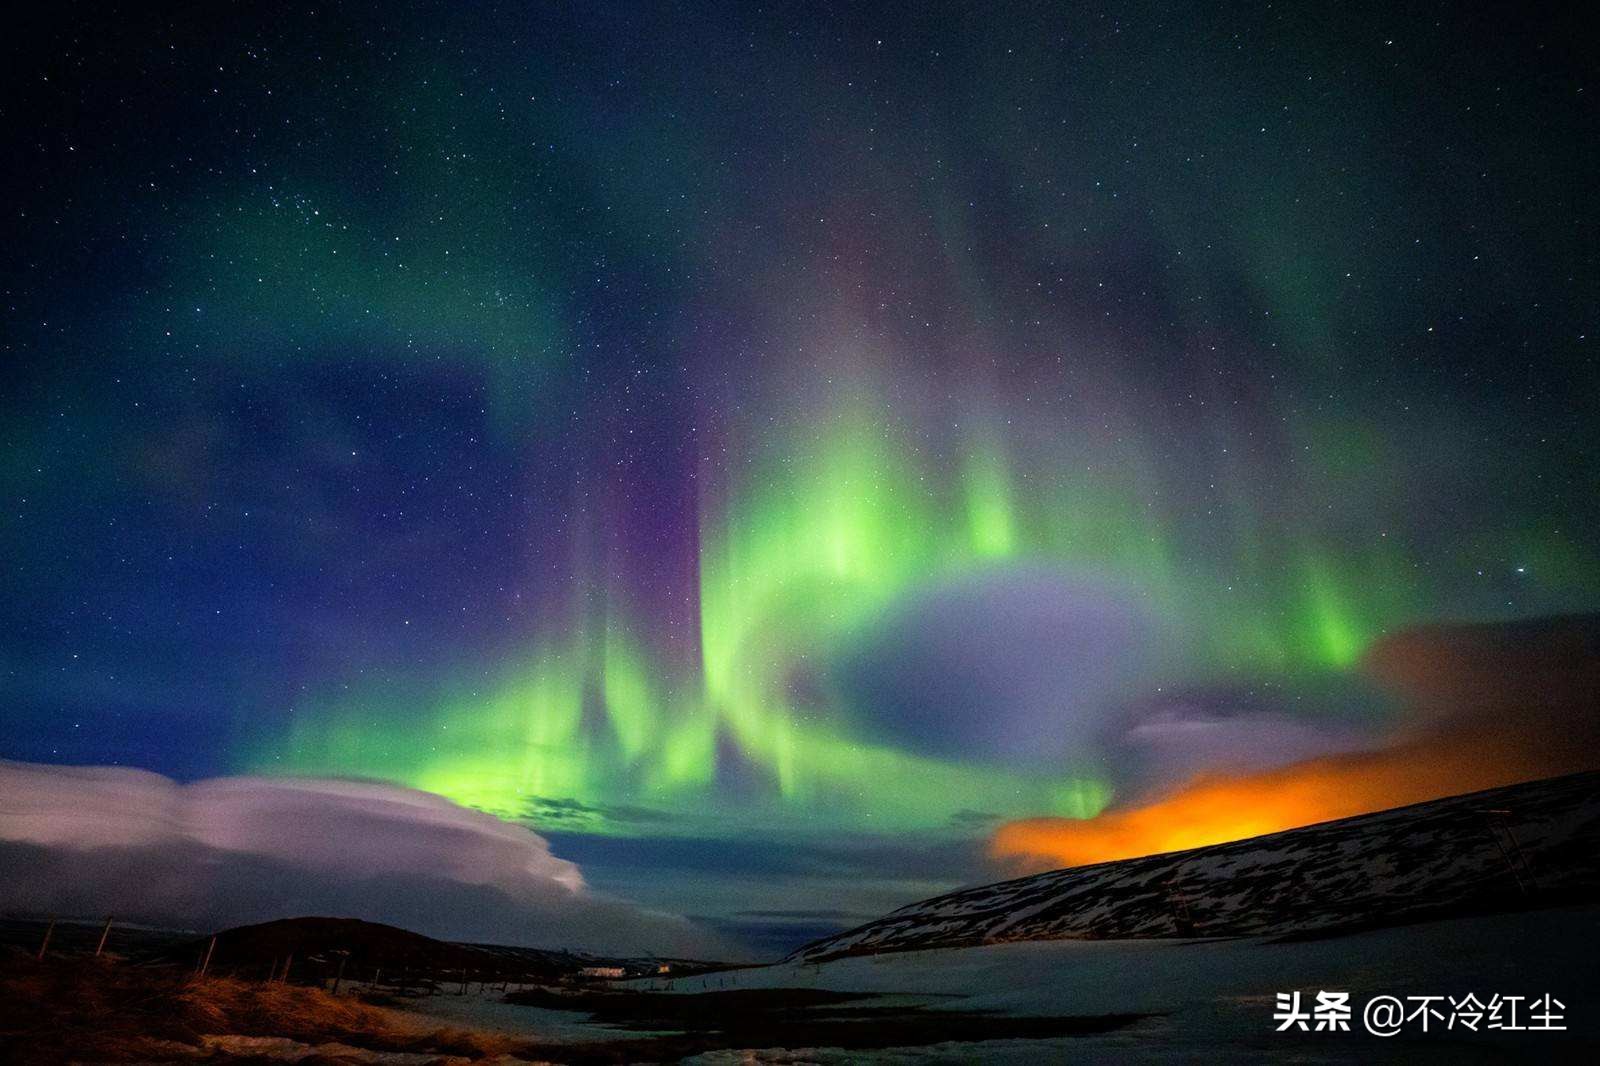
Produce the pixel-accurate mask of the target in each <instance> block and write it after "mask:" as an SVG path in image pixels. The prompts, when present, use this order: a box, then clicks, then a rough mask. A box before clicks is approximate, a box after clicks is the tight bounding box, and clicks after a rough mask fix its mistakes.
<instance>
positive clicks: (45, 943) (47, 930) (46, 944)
mask: <svg viewBox="0 0 1600 1066" xmlns="http://www.w3.org/2000/svg"><path fill="white" fill-rule="evenodd" d="M55 931H56V920H55V918H53V917H52V918H51V919H50V924H49V925H47V926H45V927H44V939H43V940H41V941H40V942H39V954H37V955H35V956H34V958H36V959H43V958H44V953H45V952H46V951H48V950H49V949H50V935H51V934H52V933H54V932H55Z"/></svg>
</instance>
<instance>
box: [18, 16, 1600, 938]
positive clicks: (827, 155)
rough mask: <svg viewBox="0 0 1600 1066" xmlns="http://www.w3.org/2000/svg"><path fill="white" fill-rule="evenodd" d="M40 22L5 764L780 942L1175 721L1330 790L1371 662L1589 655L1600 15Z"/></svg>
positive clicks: (1362, 701)
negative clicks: (1192, 717) (232, 799)
mask: <svg viewBox="0 0 1600 1066" xmlns="http://www.w3.org/2000/svg"><path fill="white" fill-rule="evenodd" d="M1401 8H1403V9H1404V10H1401ZM1574 17H1576V11H1574ZM20 23H21V24H14V25H13V27H12V29H11V32H9V33H8V34H7V38H8V43H7V44H6V46H5V47H6V49H7V52H8V55H7V56H6V61H5V65H4V72H3V75H0V76H3V78H4V80H5V90H4V95H3V100H0V121H3V124H4V130H5V143H6V146H7V152H6V154H7V158H8V160H9V166H8V167H7V168H6V171H5V176H4V178H3V179H0V180H3V181H4V183H5V184H4V190H5V195H4V209H5V213H6V214H5V217H6V225H5V228H4V241H3V249H4V251H3V254H0V293H3V296H4V301H3V310H4V316H5V317H4V327H3V335H0V344H3V347H0V353H3V354H0V514H3V518H0V566H3V569H0V574H3V586H0V588H3V596H0V756H3V757H6V758H11V759H16V760H25V761H29V762H37V763H51V764H80V765H118V766H131V767H139V768H143V769H147V770H153V771H156V772H158V773H161V774H164V775H167V776H169V777H173V778H176V779H178V780H180V781H192V780H197V779H201V778H209V777H217V776H229V775H262V774H265V775H285V774H300V775H314V776H317V777H336V776H337V777H362V778H370V779H376V780H379V781H384V782H389V783H392V784H399V785H405V786H410V787H414V788H419V789H423V790H426V791H430V792H434V793H437V794H439V795H441V796H444V797H446V798H448V799H450V800H453V801H455V802H457V803H460V804H464V805H467V806H470V807H474V808H477V809H479V810H481V811H484V812H488V813H490V814H494V815H497V816H499V817H502V818H505V819H510V820H515V821H519V822H521V823H522V824H525V825H527V826H529V827H531V828H532V829H534V830H536V831H538V832H539V833H540V834H541V835H542V836H544V837H545V838H547V839H548V840H549V841H550V842H551V847H552V849H553V851H554V852H555V854H556V855H558V856H560V857H561V858H563V859H568V860H571V861H573V862H575V863H577V864H578V866H579V867H581V868H582V870H583V871H584V873H585V875H586V876H587V877H588V878H589V880H590V882H591V883H593V884H596V885H599V886H600V887H602V888H605V889H607V890H609V891H613V892H615V893H617V894H618V895H621V896H625V897H628V898H631V899H637V900H642V901H645V902H648V903H651V904H653V905H655V906H659V907H661V908H663V909H665V910H669V911H673V912H675V913H683V914H689V915H691V916H692V917H696V918H699V919H702V920H704V921H707V922H709V923H711V924H712V925H714V926H716V927H718V928H720V929H722V930H724V931H727V932H729V933H730V934H732V935H736V936H742V937H745V938H746V942H747V943H767V942H771V943H778V942H788V941H790V940H793V939H794V938H795V937H797V936H800V934H801V933H802V932H809V931H813V930H816V931H821V930H825V929H829V928H834V927H837V926H840V925H845V924H851V922H852V921H853V920H855V919H856V918H865V917H872V916H875V915H876V914H877V913H878V912H879V911H881V910H882V909H885V908H886V907H889V906H894V905H898V904H900V903H904V902H909V901H910V900H913V899H915V898H917V897H918V896H919V895H923V894H926V893H927V892H931V891H936V890H939V889H942V888H946V887H950V886H951V885H954V884H956V883H960V882H963V881H970V880H973V879H975V878H978V877H981V876H982V873H983V871H984V870H985V869H986V867H985V866H984V860H983V858H982V852H983V842H984V840H985V839H986V837H987V835H988V834H989V833H990V832H991V831H992V830H993V828H994V827H995V826H996V825H997V824H998V823H1000V822H1001V821H1003V820H1007V819H1014V818H1025V817H1035V816H1050V815H1058V816H1059V815H1064V816H1069V817H1086V816H1090V815H1094V814H1096V813H1097V812H1099V811H1100V810H1101V809H1102V808H1104V807H1106V806H1107V805H1108V804H1114V803H1116V802H1117V801H1118V799H1119V797H1120V796H1122V795H1124V794H1125V793H1126V792H1127V791H1128V790H1129V789H1130V788H1132V787H1134V783H1135V782H1138V783H1139V787H1144V786H1145V785H1147V784H1148V779H1149V770H1148V767H1145V768H1142V769H1141V768H1136V767H1132V766H1130V765H1125V764H1124V761H1123V760H1121V759H1120V758H1119V757H1118V755H1117V753H1116V752H1115V751H1114V750H1112V749H1111V748H1110V747H1108V746H1107V745H1106V743H1105V742H1104V738H1105V735H1106V733H1107V730H1108V729H1109V728H1111V726H1112V724H1113V723H1118V722H1123V721H1125V720H1127V718H1128V716H1130V715H1134V716H1137V715H1141V714H1143V715H1150V714H1167V715H1171V714H1174V713H1191V714H1196V715H1200V716H1202V717H1204V716H1212V717H1218V716H1221V717H1227V716H1229V715H1234V714H1244V713H1248V714H1249V715H1253V716H1268V717H1270V718H1271V719H1272V720H1273V722H1275V723H1276V725H1275V726H1274V728H1273V729H1263V730H1255V731H1244V732H1243V733H1242V734H1241V736H1239V737H1238V738H1236V739H1237V743H1236V745H1235V746H1236V747H1237V748H1239V749H1240V750H1241V753H1242V754H1243V755H1247V756H1249V758H1250V759H1251V760H1253V761H1254V762H1258V763H1259V762H1271V761H1273V759H1274V758H1275V757H1278V756H1282V757H1285V758H1287V757H1291V756H1298V755H1301V754H1304V753H1305V751H1306V750H1310V749H1316V750H1321V748H1318V745H1319V744H1321V745H1322V747H1323V748H1326V747H1330V746H1337V745H1336V744H1335V743H1334V742H1332V741H1329V742H1328V743H1323V741H1324V740H1326V738H1328V737H1339V736H1344V735H1347V734H1349V733H1350V732H1352V731H1355V732H1360V731H1361V730H1362V729H1365V728H1367V727H1369V726H1371V725H1372V724H1373V723H1375V722H1380V721H1382V720H1383V719H1384V717H1385V716H1386V715H1389V714H1391V713H1393V711H1392V708H1391V707H1390V706H1389V704H1388V703H1387V702H1386V701H1385V699H1384V698H1383V697H1382V696H1381V695H1380V694H1377V693H1374V692H1373V691H1372V690H1371V687H1370V685H1369V683H1368V679H1367V678H1366V676H1365V675H1364V674H1363V673H1362V671H1361V670H1360V663H1361V661H1362V657H1363V654H1364V652H1365V651H1366V650H1367V648H1368V647H1369V646H1370V645H1371V643H1372V642H1373V641H1374V640H1375V639H1378V638H1381V637H1383V636H1385V635H1386V634H1392V633H1395V632H1398V631H1400V630H1403V629H1405V628H1406V627H1410V626H1414V625H1417V624H1419V623H1429V622H1436V621H1466V622H1472V621H1503V620H1514V619H1521V618H1531V617H1536V616H1542V615H1550V614H1558V613H1563V612H1577V611H1588V610H1595V609H1596V608H1600V534H1597V533H1596V530H1597V528H1600V492H1597V489H1600V451H1597V447H1596V428H1595V427H1596V426H1597V425H1600V420H1597V412H1596V406H1597V400H1600V369H1597V365H1596V355H1595V353H1596V350H1597V342H1600V320H1597V315H1600V284H1597V282H1600V271H1597V269H1596V267H1597V261H1596V260H1597V255H1600V251H1597V249H1600V225H1597V223H1600V198H1597V196H1596V189H1597V181H1596V179H1597V177H1600V166H1597V162H1600V160H1597V145H1600V122H1597V116H1596V110H1595V105H1596V100H1597V96H1600V83H1597V80H1596V78H1595V73H1596V70H1595V66H1594V59H1593V50H1592V48H1591V47H1590V45H1589V40H1590V39H1589V37H1588V36H1586V35H1585V34H1584V33H1582V32H1580V31H1579V28H1578V26H1577V24H1576V23H1575V22H1574V23H1571V24H1565V23H1562V22H1561V21H1559V20H1555V19H1552V17H1551V16H1549V15H1548V14H1547V13H1540V12H1533V13H1529V12H1526V11H1521V10H1520V9H1519V10H1518V11H1517V12H1516V13H1514V14H1512V13H1510V12H1499V13H1496V12H1494V11H1492V10H1490V9H1487V8H1482V7H1473V9H1472V10H1470V11H1469V10H1467V9H1466V8H1462V7H1460V6H1458V5H1443V4H1436V5H1391V4H1387V3H1382V4H1378V3H1374V4H1366V3H1357V4H1347V5H1337V6H1336V7H1330V6H1329V5H1325V4H1303V5H1294V4H1287V5H1286V4H1270V5H1269V4H1252V5H1240V4H1219V5H1215V6H1214V7H1212V8H1206V7H1190V6H1187V5H1175V4H1168V3H1159V4H1148V5H1146V4H1121V5H1107V6H1098V5H1097V6H1086V5H1077V4H1054V5H1024V4H1008V5H999V6H995V7H992V8H985V7H984V6H983V5H949V6H945V5H939V4H928V3H918V4H911V5H906V6H903V7H898V6H897V7H891V6H887V5H867V4H841V5H825V4H794V5H781V6H767V7H756V6H747V5H732V4H728V5H718V4H697V3H678V4H671V5H661V6H660V7H655V6H654V5H644V4H635V3H618V4H610V3H586V4H580V5H572V6H570V7H568V6H566V5H554V4H532V3H530V4H526V5H516V4H497V5H489V4H475V3H449V4H423V5H418V4H409V3H400V2H391V3H382V4H374V5H372V6H371V7H370V8H368V7H365V6H364V5H336V6H328V5H321V4H297V5H283V6H279V5H240V6H235V5H226V4H206V5H172V6H163V5H150V6H145V5H135V6H134V7H130V8H128V9H125V10H121V11H118V10H116V9H114V8H111V7H97V8H95V9H94V10H93V11H86V10H82V9H76V8H75V5H54V6H47V7H46V9H45V10H40V11H33V12H30V13H28V14H26V15H24V16H22V17H21V20H20ZM1175 708H1176V709H1177V710H1175ZM1308 732H1309V733H1311V734H1315V736H1316V737H1317V738H1321V739H1318V740H1315V741H1305V740H1304V737H1305V735H1306V734H1307V733H1308ZM1308 745H1309V748H1308ZM1258 749H1259V750H1258ZM1280 749H1281V750H1280ZM1141 775H1142V776H1141ZM841 886H844V887H841ZM801 938H802V939H803V936H802V937H801Z"/></svg>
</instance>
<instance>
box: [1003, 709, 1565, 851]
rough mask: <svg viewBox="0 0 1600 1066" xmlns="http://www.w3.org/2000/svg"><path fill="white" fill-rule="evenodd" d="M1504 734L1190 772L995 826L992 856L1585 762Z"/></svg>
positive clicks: (1420, 793)
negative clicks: (1087, 811)
mask: <svg viewBox="0 0 1600 1066" xmlns="http://www.w3.org/2000/svg"><path fill="white" fill-rule="evenodd" d="M1586 761H1587V760H1583V759H1578V758H1567V759H1560V758H1558V759H1555V760H1552V759H1551V758H1550V757H1549V754H1548V753H1547V752H1539V753H1535V752H1534V751H1532V750H1531V749H1530V746H1529V745H1527V744H1524V743H1518V742H1516V741H1515V740H1513V739H1511V738H1509V737H1507V736H1506V735H1505V734H1504V733H1501V732H1499V731H1495V732H1494V733H1469V734H1456V735H1453V736H1449V737H1441V738H1434V739H1428V740H1413V741H1409V742H1406V743H1403V744H1400V745H1398V746H1395V747H1391V748H1387V749H1384V750H1381V751H1370V752H1360V753H1354V754H1345V755H1334V756H1327V757H1323V758H1319V759H1311V760H1308V761H1306V762H1301V763H1295V764H1293V765H1291V766H1285V767H1280V768H1278V769H1274V770H1269V771H1264V772H1259V773H1251V774H1245V775H1241V776H1238V777H1216V776H1207V777H1201V778H1197V779H1195V780H1193V781H1191V782H1189V783H1188V784H1186V785H1184V786H1183V787H1181V788H1180V789H1178V790H1177V791H1176V792H1173V793H1171V794H1169V795H1167V796H1165V797H1162V798H1160V799H1157V800H1154V801H1152V802H1150V803H1148V804H1145V805H1143V806H1139V807H1131V808H1126V809H1121V810H1117V809H1113V810H1109V811H1106V812H1104V813H1102V814H1100V815H1099V816H1097V817H1094V818H1089V819H1083V820H1075V819H1068V818H1030V819H1025V820H1022V821H1016V822H1009V823H1007V824H1005V825H1002V826H1001V827H1000V828H999V829H997V830H996V831H995V834H994V837H993V838H992V839H991V840H990V844H989V851H990V854H991V855H992V856H994V857H996V858H999V859H1003V860H1007V861H1010V862H1012V863H1014V864H1016V865H1018V866H1020V867H1023V868H1024V869H1029V870H1039V869H1052V868H1056V867H1062V866H1082V865H1085V864H1088V863H1097V862H1109V861H1111V860H1114V859H1129V858H1135V857H1138V856H1141V855H1155V854H1160V853H1162V852H1169V851H1183V850H1185V849H1188V848H1197V847H1202V846H1204V845H1207V844H1220V843H1224V842H1226V841H1230V840H1240V839H1244V838H1247V837H1254V836H1261V835H1263V834H1266V833H1275V832H1279V831H1281V830H1285V829H1294V828H1298V827H1300V826H1305V825H1313V824H1315V823H1317V822H1326V821H1332V820H1334V819H1338V818H1348V817H1351V816H1353V815H1357V814H1368V813H1371V812H1374V811H1381V810H1388V809H1390V808H1393V807H1403V806H1405V805H1407V804H1410V803H1421V802H1423V801H1425V800H1431V799H1439V798H1442V797H1444V796H1455V795H1460V794H1462V793H1465V792H1474V791H1477V790H1479V789H1486V788H1495V787H1497V786H1500V785H1509V784H1514V783H1516V782H1519V781H1529V780H1533V779H1535V778H1540V777H1547V776H1551V775H1555V774H1561V773H1567V772H1571V771H1576V770H1579V769H1583V768H1585V764H1586Z"/></svg>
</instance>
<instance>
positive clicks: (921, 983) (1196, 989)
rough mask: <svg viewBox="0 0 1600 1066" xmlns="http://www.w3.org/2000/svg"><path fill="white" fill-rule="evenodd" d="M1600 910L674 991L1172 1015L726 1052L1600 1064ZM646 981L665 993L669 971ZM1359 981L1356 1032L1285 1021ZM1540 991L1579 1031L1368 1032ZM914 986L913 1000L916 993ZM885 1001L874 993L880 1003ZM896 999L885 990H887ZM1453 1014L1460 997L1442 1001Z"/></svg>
mask: <svg viewBox="0 0 1600 1066" xmlns="http://www.w3.org/2000/svg"><path fill="white" fill-rule="evenodd" d="M1597 947H1600V907H1582V908H1564V909H1556V910H1546V911H1535V912H1525V913H1520V914H1509V915H1497V916H1491V917H1480V918H1469V919H1455V920H1450V921H1441V922H1433V923H1427V924H1421V925H1413V926H1406V927H1401V928H1394V929H1385V930H1378V931H1373V932H1368V933H1361V934H1355V935H1349V936H1341V937H1336V938H1331V939H1326V940H1314V941H1304V942H1298V943H1272V942H1269V941H1264V940H1255V939H1252V940H1232V941H1057V942H1032V943H1020V944H1008V945H997V946H993V947H977V948H952V949H937V950H931V951H920V952H905V953H898V954H888V955H879V956H860V957H852V958H844V959H838V960H835V961H833V962H827V963H823V964H821V965H809V964H794V963H786V964H781V965H777V966H770V967H764V968H760V969H752V970H740V971H734V972H731V973H727V974H718V975H712V976H710V977H708V978H704V979H702V978H694V979H691V980H683V981H677V982H674V983H673V984H672V987H671V989H670V991H672V992H677V993H685V992H698V991H701V990H702V986H705V987H706V988H710V989H715V988H717V987H719V986H720V987H724V988H781V987H809V988H827V989H836V990H841V991H871V992H885V993H894V994H896V995H897V1000H898V1001H901V1002H914V1003H920V1004H924V1005H926V1006H927V1007H929V1008H930V1009H939V1008H945V1009H957V1010H974V1009H979V1010H992V1011H997V1012H1003V1013H1007V1014H1040V1015H1066V1014H1070V1015H1088V1014H1107V1013H1116V1012H1125V1011H1136V1012H1140V1013H1149V1014H1152V1015H1157V1016H1156V1017H1152V1018H1150V1019H1148V1020H1146V1021H1143V1022H1140V1023H1138V1024H1136V1025H1134V1026H1132V1027H1131V1028H1128V1029H1125V1030H1121V1031H1118V1032H1115V1033H1111V1034H1106V1035H1100V1036H1092V1037H1073V1038H1070V1039H1062V1040H1056V1041H1032V1042H1020V1041H994V1042H989V1043H985V1044H966V1045H959V1046H957V1045H944V1046H935V1047H931V1048H909V1049H903V1050H900V1049H896V1050H891V1051H887V1052H873V1053H863V1052H860V1051H834V1052H828V1051H826V1050H820V1051H819V1050H805V1051H800V1052H799V1053H796V1052H793V1051H776V1050H767V1051H762V1052H760V1053H758V1054H757V1053H752V1052H750V1051H748V1050H746V1051H739V1052H728V1053H719V1054H714V1055H706V1056H701V1057H700V1058H699V1059H697V1060H694V1061H698V1062H704V1063H721V1062H829V1063H832V1062H839V1063H843V1062H861V1061H864V1060H868V1059H870V1061H874V1062H908V1063H909V1062H918V1063H925V1062H973V1061H986V1062H991V1061H992V1062H1016V1063H1023V1062H1045V1061H1066V1060H1069V1059H1070V1060H1074V1061H1082V1062H1144V1061H1152V1060H1155V1061H1164V1062H1224V1061H1238V1060H1239V1059H1241V1058H1244V1057H1260V1056H1262V1055H1264V1054H1265V1055H1271V1056H1273V1057H1283V1058H1289V1059H1293V1060H1295V1061H1299V1062H1337V1061H1349V1060H1352V1059H1358V1058H1359V1059H1373V1058H1378V1059H1403V1060H1406V1061H1418V1060H1426V1061H1441V1062H1445V1061H1447V1062H1479V1061H1487V1062H1499V1061H1517V1060H1523V1059H1526V1060H1532V1061H1542V1062H1549V1061H1563V1060H1571V1059H1582V1058H1585V1057H1587V1059H1588V1061H1592V1062H1600V1040H1597V1036H1600V954H1597V950H1596V949H1597ZM633 984H634V986H635V987H652V986H653V987H656V988H662V989H663V990H666V989H665V988H664V986H663V985H662V983H661V982H654V983H652V982H648V981H645V982H633ZM1294 990H1300V991H1302V992H1303V993H1305V998H1306V1000H1307V1002H1308V1003H1309V1001H1310V1000H1311V999H1312V998H1314V996H1315V993H1316V992H1317V991H1318V990H1328V991H1347V992H1350V993H1351V1001H1352V1002H1353V1003H1356V1004H1358V1007H1357V1014H1356V1017H1355V1019H1354V1024H1353V1027H1352V1030H1353V1031H1351V1032H1348V1033H1342V1032H1335V1033H1317V1032H1309V1033H1301V1032H1288V1033H1278V1032H1275V1029H1276V1027H1277V1023H1276V1022H1275V1021H1274V1020H1273V1017H1272V1015H1273V1012H1274V1010H1275V995H1276V993H1278V992H1290V991H1294ZM1468 992H1472V993H1475V994H1477V995H1478V996H1479V997H1480V998H1482V999H1484V1000H1487V999H1488V998H1489V997H1490V996H1491V995H1493V994H1496V993H1498V994H1501V995H1521V996H1527V997H1529V999H1532V998H1534V997H1538V996H1542V995H1544V994H1545V993H1547V992H1548V993H1551V994H1553V995H1554V996H1555V997H1556V998H1557V999H1559V1000H1561V1001H1562V1002H1563V1003H1564V1004H1565V1005H1566V1006H1565V1012H1564V1013H1565V1024H1566V1025H1567V1026H1568V1030H1567V1031H1566V1032H1488V1031H1486V1030H1484V1029H1483V1028H1482V1023H1480V1030H1479V1031H1478V1032H1468V1031H1465V1030H1464V1029H1462V1028H1461V1027H1460V1026H1459V1025H1458V1026H1457V1027H1456V1028H1455V1029H1454V1030H1453V1031H1449V1030H1442V1029H1441V1025H1442V1023H1440V1022H1438V1021H1434V1022H1432V1023H1431V1025H1430V1030H1431V1031H1430V1032H1429V1033H1428V1034H1427V1035H1422V1034H1421V1033H1420V1032H1416V1031H1415V1030H1416V1027H1417V1023H1412V1024H1411V1025H1409V1026H1407V1028H1406V1031H1404V1032H1402V1034H1401V1035H1400V1036H1398V1037H1395V1038H1390V1039H1378V1038H1374V1037H1370V1036H1367V1035H1366V1034H1364V1033H1362V1032H1360V1030H1361V1028H1362V1024H1361V1019H1360V1013H1359V1011H1360V1006H1359V1005H1361V1004H1364V1003H1365V1002H1366V1000H1368V999H1369V998H1371V997H1373V996H1376V995H1380V994H1383V995H1393V996H1397V997H1400V998H1401V999H1402V1000H1403V999H1404V998H1405V997H1407V996H1418V995H1449V996H1457V997H1459V996H1461V995H1464V994H1465V993H1468ZM900 997H904V998H903V999H901V998H900ZM868 1002H873V1001H868ZM876 1002H878V1003H882V1002H883V1001H881V1000H880V1001H876ZM1443 1006H1444V1007H1445V1008H1446V1014H1448V1013H1449V1010H1448V1007H1449V1005H1448V1003H1446V1004H1443Z"/></svg>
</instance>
